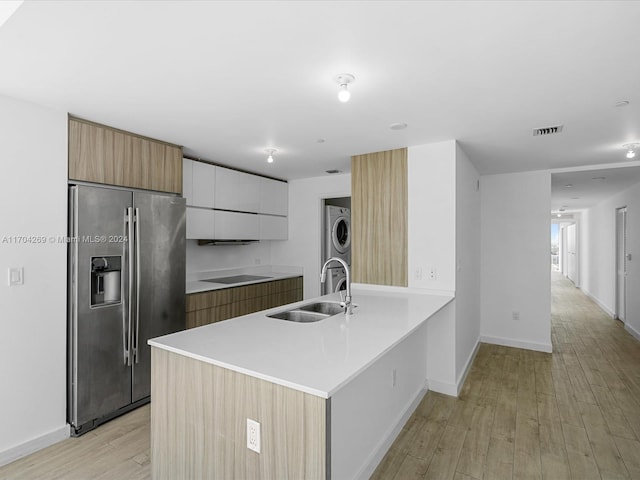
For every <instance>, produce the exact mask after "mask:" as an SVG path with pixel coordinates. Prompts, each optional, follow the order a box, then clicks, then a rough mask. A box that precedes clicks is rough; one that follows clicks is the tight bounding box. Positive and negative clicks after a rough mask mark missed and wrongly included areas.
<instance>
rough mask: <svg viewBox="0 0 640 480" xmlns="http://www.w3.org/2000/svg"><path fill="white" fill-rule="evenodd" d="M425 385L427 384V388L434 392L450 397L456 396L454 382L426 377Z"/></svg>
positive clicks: (456, 391)
mask: <svg viewBox="0 0 640 480" xmlns="http://www.w3.org/2000/svg"><path fill="white" fill-rule="evenodd" d="M427 385H428V386H429V390H433V391H434V392H438V393H443V394H445V395H449V396H451V397H457V396H458V386H457V385H456V384H455V383H449V382H442V381H440V380H434V379H432V378H430V379H427Z"/></svg>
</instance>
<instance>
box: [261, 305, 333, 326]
mask: <svg viewBox="0 0 640 480" xmlns="http://www.w3.org/2000/svg"><path fill="white" fill-rule="evenodd" d="M342 312H344V307H342V305H340V304H339V303H336V302H316V303H308V304H307V305H302V306H301V307H296V308H292V309H291V310H283V311H281V312H276V313H272V314H270V315H267V317H270V318H278V319H280V320H288V321H290V322H300V323H310V322H317V321H319V320H323V319H325V318H328V317H332V316H334V315H338V314H339V313H342Z"/></svg>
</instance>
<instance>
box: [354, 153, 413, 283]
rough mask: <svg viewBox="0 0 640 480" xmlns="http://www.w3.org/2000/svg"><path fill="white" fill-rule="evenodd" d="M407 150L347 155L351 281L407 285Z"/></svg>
mask: <svg viewBox="0 0 640 480" xmlns="http://www.w3.org/2000/svg"><path fill="white" fill-rule="evenodd" d="M407 195H408V188H407V149H406V148H401V149H398V150H388V151H386V152H377V153H369V154H365V155H356V156H353V157H351V228H352V231H353V236H352V243H351V268H352V274H353V281H354V282H357V283H369V284H377V285H394V286H400V287H406V286H407V235H408V227H407V203H408V199H407Z"/></svg>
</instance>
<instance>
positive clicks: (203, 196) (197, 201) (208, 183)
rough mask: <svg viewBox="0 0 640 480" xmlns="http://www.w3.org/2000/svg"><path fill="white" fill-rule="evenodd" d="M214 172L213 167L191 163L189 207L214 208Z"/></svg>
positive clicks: (214, 168)
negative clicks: (190, 197) (191, 182)
mask: <svg viewBox="0 0 640 480" xmlns="http://www.w3.org/2000/svg"><path fill="white" fill-rule="evenodd" d="M216 170H217V169H216V167H215V165H209V164H208V163H203V162H193V203H192V204H191V205H193V206H196V207H206V208H214V207H215V185H216V173H217V172H216ZM188 204H189V203H188V202H187V205H188Z"/></svg>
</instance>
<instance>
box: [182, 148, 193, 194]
mask: <svg viewBox="0 0 640 480" xmlns="http://www.w3.org/2000/svg"><path fill="white" fill-rule="evenodd" d="M182 196H183V197H184V198H185V200H186V203H187V205H193V203H192V202H193V160H189V159H188V158H183V159H182Z"/></svg>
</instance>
